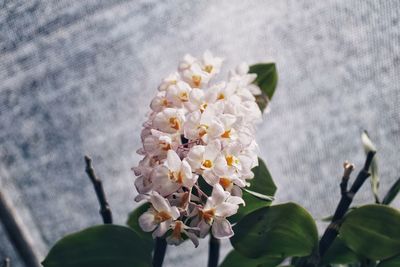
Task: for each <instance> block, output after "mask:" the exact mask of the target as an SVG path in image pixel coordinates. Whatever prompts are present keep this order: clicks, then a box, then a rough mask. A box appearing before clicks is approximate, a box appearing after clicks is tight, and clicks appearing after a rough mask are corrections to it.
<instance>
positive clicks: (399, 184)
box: [382, 178, 400, 205]
mask: <svg viewBox="0 0 400 267" xmlns="http://www.w3.org/2000/svg"><path fill="white" fill-rule="evenodd" d="M399 191H400V178H399V179H398V180H397V181H396V182H395V183H394V184H393V185H392V187H391V188H390V189H389V191H388V193H387V194H386V196H385V197H384V199H383V200H382V204H385V205H389V204H390V203H391V202H392V201H393V199H395V197H396V196H397V194H398V193H399Z"/></svg>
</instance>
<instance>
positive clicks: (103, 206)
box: [85, 156, 113, 224]
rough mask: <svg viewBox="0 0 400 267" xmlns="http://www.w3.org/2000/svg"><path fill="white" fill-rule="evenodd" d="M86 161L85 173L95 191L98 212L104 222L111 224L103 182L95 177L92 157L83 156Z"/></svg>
mask: <svg viewBox="0 0 400 267" xmlns="http://www.w3.org/2000/svg"><path fill="white" fill-rule="evenodd" d="M85 162H86V173H87V175H88V176H89V178H90V181H92V183H93V186H94V190H95V191H96V195H97V199H98V201H99V204H100V214H101V216H102V218H103V222H104V224H112V222H113V219H112V212H111V209H110V206H109V204H108V202H107V198H106V194H105V193H104V188H103V183H102V182H101V180H100V179H99V178H97V176H96V174H95V172H94V169H93V167H92V159H91V158H90V157H88V156H85Z"/></svg>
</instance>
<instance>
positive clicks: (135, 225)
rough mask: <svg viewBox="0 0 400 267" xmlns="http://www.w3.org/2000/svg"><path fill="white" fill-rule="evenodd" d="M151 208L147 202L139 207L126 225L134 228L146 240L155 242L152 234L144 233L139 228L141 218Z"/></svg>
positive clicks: (130, 215) (131, 214)
mask: <svg viewBox="0 0 400 267" xmlns="http://www.w3.org/2000/svg"><path fill="white" fill-rule="evenodd" d="M149 208H150V203H148V202H146V203H143V204H142V205H140V206H139V207H137V208H136V209H135V210H134V211H132V212H131V213H130V214H129V217H128V221H127V222H126V224H127V225H128V226H129V227H130V228H132V229H133V230H134V231H135V232H136V233H138V234H139V236H140V237H142V238H146V239H149V240H151V241H152V242H154V240H153V238H152V236H151V233H150V232H144V231H143V230H142V228H140V226H139V217H140V215H142V214H143V213H144V212H146V211H147V210H148V209H149Z"/></svg>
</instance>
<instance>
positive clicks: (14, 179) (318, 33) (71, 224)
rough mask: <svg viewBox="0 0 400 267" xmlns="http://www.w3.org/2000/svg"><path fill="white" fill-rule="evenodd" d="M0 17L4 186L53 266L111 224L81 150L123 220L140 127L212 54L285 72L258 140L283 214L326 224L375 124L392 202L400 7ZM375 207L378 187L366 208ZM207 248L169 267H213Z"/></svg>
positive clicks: (289, 6) (80, 10)
mask: <svg viewBox="0 0 400 267" xmlns="http://www.w3.org/2000/svg"><path fill="white" fill-rule="evenodd" d="M0 8H1V9H0V80H1V83H0V116H1V121H0V144H1V146H0V170H1V177H0V181H1V186H2V190H3V189H5V190H6V191H7V193H8V195H9V197H10V199H12V201H13V202H14V203H16V205H17V207H18V209H19V212H20V215H21V217H22V218H23V219H24V221H25V223H26V224H27V225H28V226H29V227H30V229H32V235H33V236H34V237H35V240H37V243H38V250H39V251H40V253H42V254H43V255H44V254H45V252H46V248H48V247H50V246H51V245H53V244H54V243H55V242H56V240H58V239H59V238H60V237H61V236H63V235H64V234H66V233H69V232H71V231H76V230H78V229H81V228H83V227H87V226H89V225H92V224H96V223H99V222H100V218H99V216H98V204H97V202H96V197H95V195H94V194H93V189H92V186H91V185H90V183H89V181H88V179H87V178H86V176H85V174H84V171H83V169H84V164H83V159H82V156H83V155H84V154H85V153H88V154H90V155H92V156H93V158H94V164H95V167H96V168H97V171H98V173H99V174H100V176H101V178H103V180H104V183H105V188H106V192H107V195H108V196H109V199H110V202H111V206H112V209H113V211H114V214H115V219H116V221H117V222H118V223H121V224H122V223H124V222H125V219H126V216H127V213H128V212H129V211H131V210H132V209H133V208H134V207H135V203H134V201H133V198H134V196H135V191H134V186H133V175H132V174H131V171H130V167H131V166H133V165H135V164H136V163H137V161H138V160H139V156H138V155H136V154H135V150H136V149H137V148H138V147H139V146H140V138H139V132H140V128H141V127H140V125H141V122H142V121H143V120H144V119H145V114H146V112H147V111H148V103H149V102H150V99H151V97H152V96H153V95H154V94H155V88H156V86H157V85H158V82H159V81H160V80H161V78H162V77H164V76H165V75H167V74H168V73H169V72H170V71H171V70H172V69H174V68H175V67H176V65H177V61H178V60H179V59H180V58H181V57H182V56H183V54H184V53H186V52H190V53H193V54H196V55H199V54H200V53H202V52H203V51H204V50H205V49H210V50H211V51H213V52H215V53H216V54H218V55H221V56H224V57H225V58H227V62H226V63H227V66H229V67H232V66H234V65H235V64H238V63H240V62H241V61H247V62H249V63H255V62H259V61H268V60H274V61H276V62H277V66H278V69H279V74H280V83H279V88H278V91H277V93H276V95H275V97H274V101H273V103H272V105H271V112H270V113H269V114H268V115H266V116H265V119H264V123H263V124H262V125H261V126H260V127H259V132H258V135H257V136H258V141H259V143H260V146H261V148H262V157H263V158H264V159H265V160H266V162H267V164H268V166H269V168H270V171H271V173H272V174H273V176H274V178H275V180H276V183H277V184H278V186H279V191H278V201H279V202H283V201H289V200H290V201H296V202H299V203H301V204H302V205H304V206H305V207H306V208H308V209H310V211H311V212H312V214H313V216H315V217H317V218H318V217H322V216H324V215H327V214H329V213H330V212H331V211H332V210H333V209H334V206H335V204H336V202H337V199H338V183H339V179H340V178H339V177H340V175H341V172H342V171H341V169H342V167H341V165H342V162H343V161H344V160H345V159H350V160H352V161H354V162H355V163H356V165H357V166H358V167H360V166H361V165H362V162H363V159H364V155H363V151H362V149H361V144H360V138H359V136H360V133H361V130H362V129H364V128H366V129H368V130H369V132H370V135H371V137H372V138H373V140H374V141H375V143H376V145H377V147H378V148H379V163H380V169H381V176H382V182H381V184H382V186H381V188H382V190H381V192H384V191H386V190H387V189H388V187H389V185H390V184H391V183H392V182H393V181H394V180H395V178H396V177H398V176H399V173H400V166H399V162H400V151H399V150H400V149H399V144H400V90H399V84H400V22H399V17H400V16H399V15H400V3H399V1H397V0H392V1H373V0H371V1H361V0H360V1H348V0H341V1H318V0H310V1H273V0H271V1H240V0H237V1H232V0H226V1H196V2H195V1H183V0H182V1H170V2H160V1H116V0H114V1H109V0H89V1H69V0H60V1H48V2H46V1H40V0H36V1H23V0H16V1H0ZM366 200H372V196H371V193H370V192H369V186H368V185H367V186H365V187H364V188H363V190H362V192H361V194H360V195H359V196H358V197H357V199H356V201H357V202H361V201H366ZM396 205H397V207H399V202H397V203H396ZM5 238H6V237H5V236H4V235H3V232H2V229H0V244H1V245H0V257H2V256H3V255H6V254H7V255H10V256H11V257H13V258H14V259H15V260H16V261H17V262H16V264H15V265H13V266H14V267H21V266H22V264H21V263H20V262H18V259H16V256H15V254H14V253H15V252H13V251H12V247H11V246H10V244H8V241H7V240H6V239H5ZM206 249H207V247H206V242H203V245H202V246H201V247H200V248H199V249H198V250H194V249H193V248H192V246H191V245H190V244H185V245H184V246H181V247H179V248H172V249H170V250H169V253H168V256H167V260H166V261H167V263H168V264H166V265H167V266H188V265H189V264H190V266H192V267H196V266H205V262H206V256H205V252H206ZM228 250H229V247H228V245H227V246H225V247H224V253H225V252H226V251H228ZM224 253H223V254H224Z"/></svg>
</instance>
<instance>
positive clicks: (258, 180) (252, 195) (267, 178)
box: [229, 158, 276, 222]
mask: <svg viewBox="0 0 400 267" xmlns="http://www.w3.org/2000/svg"><path fill="white" fill-rule="evenodd" d="M252 171H253V173H254V178H253V179H252V180H250V186H249V187H246V189H245V190H243V200H244V201H245V203H246V205H245V206H243V205H241V206H240V207H239V210H238V213H236V214H235V215H234V216H232V217H230V218H229V220H230V221H231V222H237V221H239V220H240V219H241V218H243V217H244V216H245V215H246V214H249V213H250V212H252V211H255V210H257V209H259V208H262V207H266V206H269V205H270V204H271V200H270V199H271V197H273V196H274V195H275V192H276V185H275V183H274V181H273V180H272V177H271V174H270V173H269V171H268V169H267V166H266V165H265V163H264V161H263V160H262V159H260V158H259V159H258V166H257V167H255V168H253V169H252Z"/></svg>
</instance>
